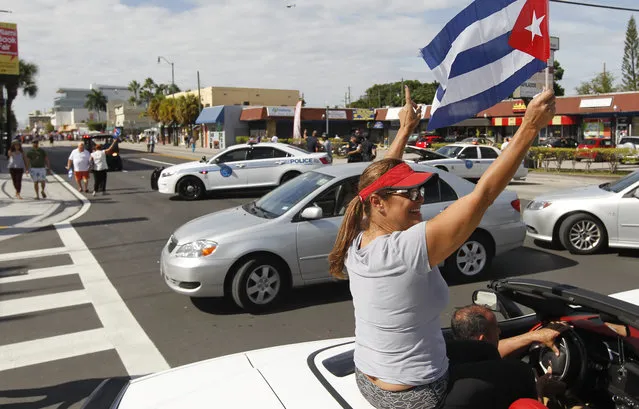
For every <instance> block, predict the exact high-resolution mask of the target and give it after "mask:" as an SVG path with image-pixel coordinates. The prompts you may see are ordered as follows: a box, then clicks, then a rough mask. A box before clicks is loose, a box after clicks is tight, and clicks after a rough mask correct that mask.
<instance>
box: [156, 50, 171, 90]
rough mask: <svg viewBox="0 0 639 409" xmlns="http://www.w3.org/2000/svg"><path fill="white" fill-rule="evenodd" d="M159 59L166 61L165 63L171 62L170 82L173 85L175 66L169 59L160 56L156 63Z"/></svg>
mask: <svg viewBox="0 0 639 409" xmlns="http://www.w3.org/2000/svg"><path fill="white" fill-rule="evenodd" d="M160 60H164V61H166V63H167V64H171V84H172V85H175V66H174V65H173V63H172V62H171V61H169V60H167V59H166V58H164V57H162V56H159V57H158V64H159V63H160Z"/></svg>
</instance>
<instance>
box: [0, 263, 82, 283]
mask: <svg viewBox="0 0 639 409" xmlns="http://www.w3.org/2000/svg"><path fill="white" fill-rule="evenodd" d="M79 273H80V267H79V266H74V265H63V266H56V267H47V268H38V269H33V270H28V271H27V273H26V274H18V275H12V276H7V277H2V276H1V275H0V284H10V283H18V282H21V281H30V280H39V279H42V278H53V277H61V276H66V275H71V274H79Z"/></svg>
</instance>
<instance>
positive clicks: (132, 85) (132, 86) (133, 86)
mask: <svg viewBox="0 0 639 409" xmlns="http://www.w3.org/2000/svg"><path fill="white" fill-rule="evenodd" d="M128 88H129V91H131V92H132V93H133V96H132V97H131V98H129V102H130V103H132V104H133V105H137V104H138V103H139V102H140V99H139V96H140V89H141V88H142V86H141V85H140V83H139V82H137V81H136V80H133V81H131V82H129V87H128Z"/></svg>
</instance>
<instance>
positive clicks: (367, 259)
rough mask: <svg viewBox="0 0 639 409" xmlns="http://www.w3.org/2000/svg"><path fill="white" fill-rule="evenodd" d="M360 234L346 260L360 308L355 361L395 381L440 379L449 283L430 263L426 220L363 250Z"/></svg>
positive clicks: (444, 362) (416, 383) (444, 367)
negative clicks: (442, 317)
mask: <svg viewBox="0 0 639 409" xmlns="http://www.w3.org/2000/svg"><path fill="white" fill-rule="evenodd" d="M361 237H362V235H361V234H360V235H359V236H358V237H357V238H356V239H355V240H354V241H353V244H352V246H351V247H350V248H349V250H348V253H347V257H346V262H345V263H344V264H345V267H346V270H347V272H348V278H349V283H350V288H351V294H352V296H353V305H354V307H355V357H354V359H355V366H356V367H357V368H358V369H359V370H360V371H361V372H363V373H365V374H366V375H369V376H373V377H376V378H379V379H380V380H382V381H384V382H388V383H392V384H400V385H412V386H419V385H425V384H429V383H431V382H434V381H436V380H438V379H439V378H441V377H442V376H444V375H445V374H446V372H447V370H448V357H447V356H446V342H445V340H444V336H443V333H442V330H441V325H440V318H439V316H440V314H441V312H442V311H443V310H444V308H446V306H447V305H448V285H447V284H446V281H444V279H443V277H442V276H441V273H440V272H439V268H438V267H437V266H435V267H434V268H431V266H430V265H429V262H428V250H427V247H426V223H425V222H422V223H419V224H417V225H415V226H413V227H411V228H410V229H408V230H406V231H401V232H394V233H392V234H388V235H385V236H380V237H377V238H376V239H375V240H373V241H372V242H371V243H369V244H368V245H367V246H366V247H364V248H362V249H360V248H359V247H360V242H361Z"/></svg>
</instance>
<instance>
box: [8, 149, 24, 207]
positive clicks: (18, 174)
mask: <svg viewBox="0 0 639 409" xmlns="http://www.w3.org/2000/svg"><path fill="white" fill-rule="evenodd" d="M26 166H27V159H26V157H25V155H24V151H23V150H22V144H21V143H20V141H18V140H15V141H13V143H12V144H11V148H9V173H10V174H11V181H12V182H13V187H14V188H15V189H16V198H18V199H20V200H22V196H20V191H21V190H22V174H23V173H24V171H25V170H26V169H27V167H26Z"/></svg>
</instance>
